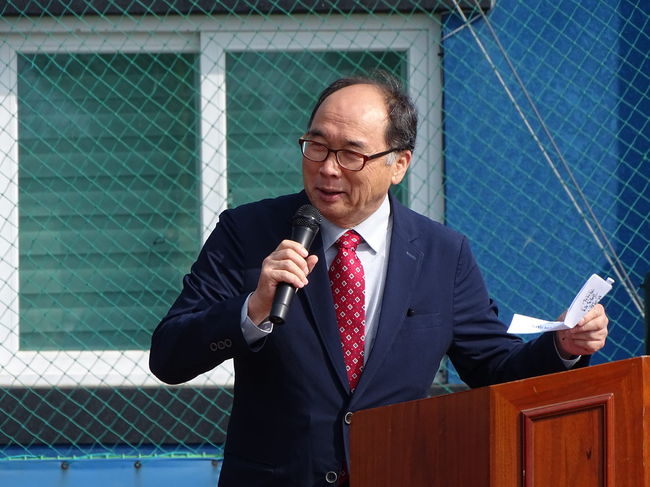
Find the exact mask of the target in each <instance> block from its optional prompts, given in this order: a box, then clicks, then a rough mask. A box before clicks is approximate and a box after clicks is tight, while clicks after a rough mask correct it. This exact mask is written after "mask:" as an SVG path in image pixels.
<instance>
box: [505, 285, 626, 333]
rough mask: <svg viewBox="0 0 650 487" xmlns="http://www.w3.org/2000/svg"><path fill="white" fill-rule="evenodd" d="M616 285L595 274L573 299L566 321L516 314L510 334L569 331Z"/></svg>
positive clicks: (509, 328) (509, 329) (510, 327)
mask: <svg viewBox="0 0 650 487" xmlns="http://www.w3.org/2000/svg"><path fill="white" fill-rule="evenodd" d="M613 284H614V280H613V279H611V278H609V277H608V278H607V280H605V279H603V278H602V277H600V276H598V275H596V274H593V275H592V276H591V277H590V278H589V279H587V282H585V284H584V285H583V286H582V289H580V292H578V294H577V295H576V297H575V298H573V302H572V303H571V306H569V309H568V311H567V313H566V317H565V318H564V321H547V320H540V319H539V318H531V317H530V316H524V315H519V314H515V315H514V316H513V317H512V321H511V322H510V326H509V327H508V333H519V334H521V333H540V332H543V331H554V330H568V329H570V328H573V327H574V326H576V325H577V324H578V322H579V321H580V320H581V319H582V317H583V316H584V315H585V314H587V312H588V311H589V310H590V309H591V308H593V307H594V306H595V305H596V304H597V303H598V302H599V301H600V300H601V299H602V298H603V296H605V294H607V293H608V292H609V291H610V290H611V289H612V285H613Z"/></svg>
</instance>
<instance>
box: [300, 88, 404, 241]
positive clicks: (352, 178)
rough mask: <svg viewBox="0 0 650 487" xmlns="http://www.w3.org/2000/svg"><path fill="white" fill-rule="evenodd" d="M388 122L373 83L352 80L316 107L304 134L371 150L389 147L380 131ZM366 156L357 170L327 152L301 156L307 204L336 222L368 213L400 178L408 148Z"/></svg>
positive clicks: (351, 221) (353, 221)
mask: <svg viewBox="0 0 650 487" xmlns="http://www.w3.org/2000/svg"><path fill="white" fill-rule="evenodd" d="M387 123H388V118H387V113H386V104H385V102H384V98H383V95H382V93H381V92H380V91H379V89H378V88H376V87H374V86H372V85H365V84H363V85H362V84H359V85H352V86H348V87H346V88H342V89H340V90H338V91H336V92H334V93H332V94H331V95H330V96H328V97H327V98H326V99H325V100H324V101H323V103H322V104H321V106H320V107H319V108H318V111H317V112H316V114H315V116H314V119H313V121H312V124H311V127H310V128H309V131H308V132H307V134H306V135H305V138H306V139H309V140H313V141H316V142H320V143H321V144H324V145H326V146H327V147H329V148H331V149H349V150H352V151H355V152H360V153H361V154H366V155H372V154H375V153H377V152H382V151H384V150H387V149H390V147H387V146H386V141H385V133H386V125H387ZM396 155H397V160H396V161H395V162H394V163H393V164H392V165H390V166H387V165H386V157H389V156H383V157H379V158H377V159H372V160H370V161H368V162H367V163H366V165H365V167H364V168H363V169H362V170H361V171H349V170H347V169H343V168H342V167H341V166H339V165H338V164H337V162H336V157H335V156H334V154H332V153H330V154H329V156H328V158H327V159H326V160H325V161H324V162H313V161H310V160H308V159H305V158H304V157H303V160H302V175H303V183H304V186H305V191H306V193H307V196H308V197H309V200H310V201H311V204H312V205H314V206H315V207H316V208H318V210H319V211H320V212H321V214H322V215H323V216H324V217H325V218H327V219H328V220H329V221H331V222H332V223H334V224H335V225H337V226H339V227H343V228H350V227H353V226H355V225H357V224H359V223H361V222H362V221H363V220H365V219H366V218H368V216H370V215H371V214H372V213H373V212H374V211H375V210H376V209H377V208H379V206H380V205H381V203H382V201H383V200H384V198H385V196H386V193H387V192H388V188H389V187H390V185H391V184H397V183H399V182H400V181H401V180H402V178H403V177H404V174H405V172H406V169H407V168H408V165H409V163H410V160H411V152H410V151H401V152H397V153H396Z"/></svg>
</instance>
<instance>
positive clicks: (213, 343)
mask: <svg viewBox="0 0 650 487" xmlns="http://www.w3.org/2000/svg"><path fill="white" fill-rule="evenodd" d="M218 349H219V346H218V345H217V344H216V343H215V342H210V350H212V351H213V352H216V351H217V350H218Z"/></svg>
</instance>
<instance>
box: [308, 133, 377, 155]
mask: <svg viewBox="0 0 650 487" xmlns="http://www.w3.org/2000/svg"><path fill="white" fill-rule="evenodd" d="M306 135H307V136H308V137H323V138H326V137H325V135H324V134H323V132H322V131H321V130H319V129H309V130H308V131H307V133H306ZM345 147H354V148H355V149H359V150H361V149H364V148H365V144H364V143H363V142H359V141H357V140H352V139H348V140H347V141H346V142H345Z"/></svg>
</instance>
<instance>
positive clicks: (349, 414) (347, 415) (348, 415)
mask: <svg viewBox="0 0 650 487" xmlns="http://www.w3.org/2000/svg"><path fill="white" fill-rule="evenodd" d="M343 421H345V424H350V423H352V412H351V411H348V412H347V413H345V417H344V418H343Z"/></svg>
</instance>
